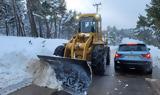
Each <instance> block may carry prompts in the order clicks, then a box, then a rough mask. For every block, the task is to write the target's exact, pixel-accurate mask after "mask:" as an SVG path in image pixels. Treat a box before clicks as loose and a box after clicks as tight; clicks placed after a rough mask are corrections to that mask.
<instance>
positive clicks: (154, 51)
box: [148, 46, 160, 68]
mask: <svg viewBox="0 0 160 95" xmlns="http://www.w3.org/2000/svg"><path fill="white" fill-rule="evenodd" d="M148 47H149V48H150V49H151V50H150V52H151V55H152V59H153V65H154V66H157V67H159V68H160V49H159V48H158V47H155V46H148Z"/></svg>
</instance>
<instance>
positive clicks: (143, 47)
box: [119, 44, 147, 51]
mask: <svg viewBox="0 0 160 95" xmlns="http://www.w3.org/2000/svg"><path fill="white" fill-rule="evenodd" d="M146 50H147V48H146V45H143V44H137V45H120V47H119V51H146Z"/></svg>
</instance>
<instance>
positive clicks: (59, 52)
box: [53, 45, 65, 57]
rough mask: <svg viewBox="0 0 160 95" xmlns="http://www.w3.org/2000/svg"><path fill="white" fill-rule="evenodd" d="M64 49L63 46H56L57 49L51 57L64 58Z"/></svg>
mask: <svg viewBox="0 0 160 95" xmlns="http://www.w3.org/2000/svg"><path fill="white" fill-rule="evenodd" d="M64 49H65V47H64V46H63V45H60V46H58V47H57V48H56V49H55V51H54V54H53V55H56V56H61V57H63V56H64Z"/></svg>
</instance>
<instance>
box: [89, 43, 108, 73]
mask: <svg viewBox="0 0 160 95" xmlns="http://www.w3.org/2000/svg"><path fill="white" fill-rule="evenodd" d="M104 55H105V53H104V47H103V46H102V45H97V46H94V48H93V50H92V54H91V62H92V65H91V66H92V71H93V73H94V74H95V75H100V76H103V75H105V69H106V68H105V67H106V66H105V63H104V58H105V57H104Z"/></svg>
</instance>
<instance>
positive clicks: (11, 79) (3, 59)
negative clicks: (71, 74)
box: [0, 36, 67, 89]
mask: <svg viewBox="0 0 160 95" xmlns="http://www.w3.org/2000/svg"><path fill="white" fill-rule="evenodd" d="M65 42H67V41H66V40H62V39H42V38H30V37H6V36H0V89H4V88H6V87H8V86H10V85H14V84H17V83H19V82H21V81H23V80H25V79H26V78H32V77H33V75H31V73H29V72H28V68H30V67H29V66H32V65H31V64H32V63H33V62H38V58H37V55H52V54H53V52H54V49H55V48H56V47H57V46H58V45H61V44H63V43H65ZM32 61H33V62H32ZM29 63H30V64H29ZM35 69H36V68H35ZM50 73H51V70H49V71H46V74H50ZM54 75H55V74H53V77H55V76H54ZM53 79H55V80H54V81H53V80H52V81H53V84H54V85H53V84H52V85H51V87H55V88H56V87H59V86H58V85H59V84H58V82H57V80H56V78H53ZM48 80H49V79H48ZM42 82H43V81H42ZM46 84H47V83H46Z"/></svg>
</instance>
